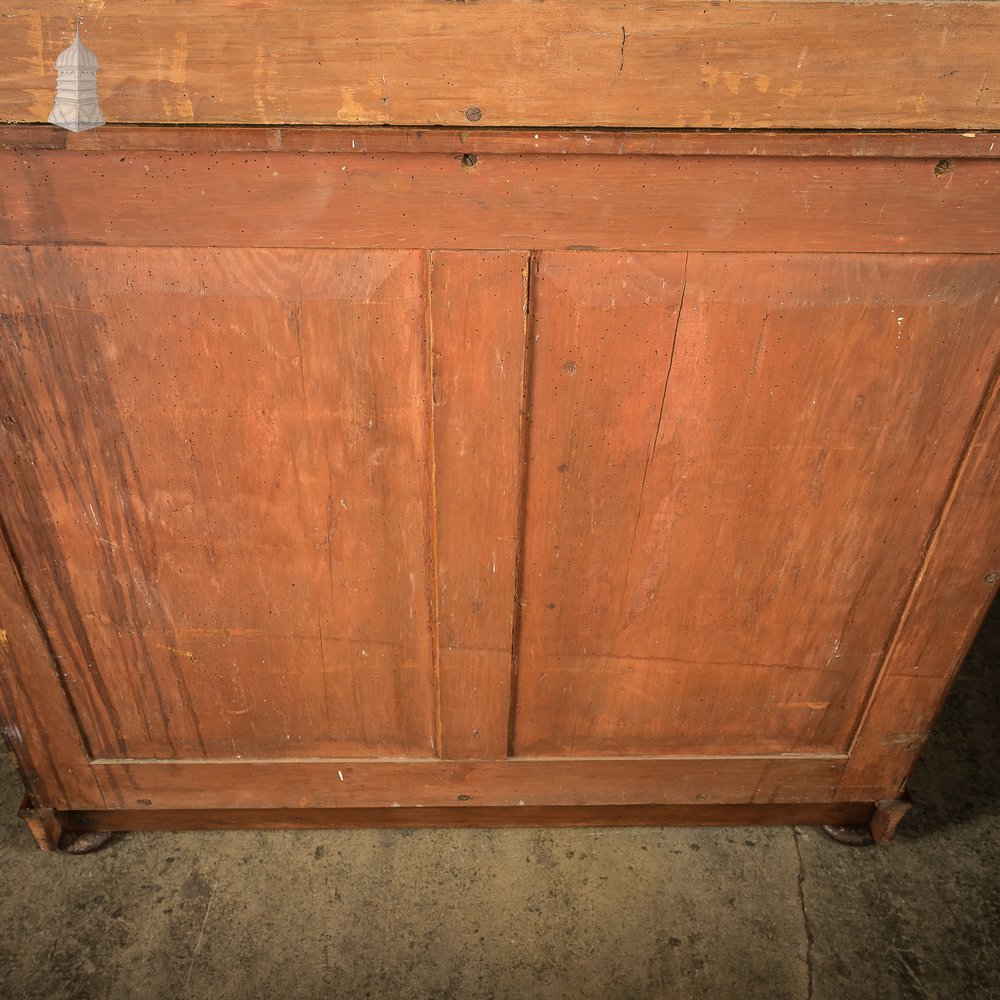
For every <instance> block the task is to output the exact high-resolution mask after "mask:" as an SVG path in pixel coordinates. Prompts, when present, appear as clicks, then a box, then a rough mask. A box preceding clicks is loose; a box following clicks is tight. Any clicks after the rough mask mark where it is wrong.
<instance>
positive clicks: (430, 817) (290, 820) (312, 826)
mask: <svg viewBox="0 0 1000 1000" xmlns="http://www.w3.org/2000/svg"><path fill="white" fill-rule="evenodd" d="M872 811H873V806H872V805H871V804H870V803H861V802H830V803H823V804H820V805H812V804H805V805H788V804H785V805H779V804H773V803H757V804H752V805H721V806H720V805H695V806H689V805H666V806H663V805H659V806H658V805H641V806H621V805H603V806H513V807H511V806H465V807H463V806H440V807H435V806H430V807H425V806H421V807H419V808H416V807H411V808H407V807H404V806H398V807H396V808H381V809H379V808H375V809H357V808H350V807H348V808H338V809H256V810H255V809H170V810H159V809H149V808H147V809H114V810H110V809H109V810H102V811H99V810H92V811H75V812H60V813H58V814H57V819H58V822H59V823H60V824H62V827H63V829H66V830H73V831H77V832H86V831H89V830H248V829H249V830H287V829H299V830H317V829H319V830H323V829H337V830H364V829H371V828H373V827H396V828H403V829H423V828H427V827H525V826H759V825H765V824H766V825H774V824H785V823H797V824H803V825H805V824H813V825H819V824H822V823H844V824H847V823H850V824H866V823H868V821H869V819H870V818H871V815H872Z"/></svg>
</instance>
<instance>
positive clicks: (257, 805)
mask: <svg viewBox="0 0 1000 1000" xmlns="http://www.w3.org/2000/svg"><path fill="white" fill-rule="evenodd" d="M845 763H846V756H844V755H827V756H809V755H802V756H798V757H709V756H702V757H675V758H668V759H664V758H661V759H652V758H645V759H641V758H628V757H621V758H618V759H614V760H612V759H604V760H601V759H592V760H569V759H567V760H506V761H447V760H432V761H431V760H428V761H414V760H411V761H392V760H376V761H368V760H347V759H345V760H316V759H312V760H289V761H273V760H260V761H233V760H214V761H140V762H132V761H125V762H115V761H97V762H96V763H95V764H94V774H95V776H96V778H97V780H98V781H99V782H100V785H101V787H102V789H103V790H104V792H105V795H106V796H107V799H108V806H107V807H108V808H122V809H133V808H135V807H136V806H139V807H145V808H152V809H227V808H251V809H301V808H306V807H312V808H325V807H337V808H340V807H345V808H346V807H350V808H379V807H383V808H384V807H386V806H389V807H392V808H396V807H410V806H412V807H417V806H421V807H429V806H456V807H459V806H461V807H473V806H542V805H550V806H557V805H560V806H569V805H574V806H575V805H588V806H598V805H646V804H661V805H668V804H675V805H683V804H687V805H699V804H702V803H705V804H712V803H717V804H721V803H744V804H746V803H771V802H783V803H795V802H798V803H813V804H817V803H822V802H830V801H832V800H833V798H834V789H835V788H836V785H837V781H838V779H839V777H840V774H841V772H842V771H843V769H844V765H845Z"/></svg>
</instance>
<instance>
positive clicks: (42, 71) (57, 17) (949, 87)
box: [0, 0, 1000, 129]
mask: <svg viewBox="0 0 1000 1000" xmlns="http://www.w3.org/2000/svg"><path fill="white" fill-rule="evenodd" d="M81 12H82V13H83V14H84V25H83V37H84V41H85V42H86V43H87V45H88V46H90V47H91V48H92V49H93V50H94V51H95V52H96V54H97V56H98V58H99V60H100V63H101V71H100V73H99V75H98V81H99V88H100V94H101V105H102V109H103V111H104V115H105V117H106V118H107V120H108V121H110V122H162V123H171V124H178V123H180V124H183V123H198V124H205V123H212V122H218V123H227V124H229V123H232V124H237V123H256V124H264V123H295V122H301V123H308V124H371V125H381V124H401V125H462V126H467V125H469V124H470V121H474V123H475V124H478V125H479V126H481V127H482V126H504V125H516V126H527V127H530V128H539V127H542V126H547V125H553V126H560V127H561V126H570V125H579V126H583V127H595V126H602V127H605V126H611V127H624V126H632V127H659V128H691V127H696V128H705V127H713V128H855V129H859V128H886V127H895V128H907V129H940V128H963V129H971V128H988V127H996V124H997V115H998V111H1000V89H998V86H997V82H996V81H997V79H998V77H1000V52H998V47H997V45H996V37H997V32H998V29H1000V7H998V6H997V4H996V3H992V2H976V3H963V2H950V3H925V2H917V3H910V2H874V3H864V4H859V3H846V2H815V0H778V2H775V3H769V4H766V5H765V4H762V3H759V2H754V0H734V2H731V3H725V4H708V5H706V4H702V3H697V2H693V0H628V2H624V3H623V2H622V0H588V2H587V3H579V2H574V0H547V2H545V3H523V2H518V0H480V2H477V3H469V4H456V3H450V2H444V0H423V2H420V3H405V4H402V3H401V4H393V5H386V4H385V3H383V2H380V0H332V2H331V0H302V2H299V3H296V4H294V5H288V4H284V3H277V2H270V0H265V2H262V3H255V4H253V5H252V6H248V5H247V4H245V3H242V2H240V0H217V2H215V3H210V4H209V3H201V4H181V5H178V4H176V3H174V2H171V0H147V2H145V3H143V4H134V3H128V2H126V0H102V2H101V3H90V4H86V5H84V6H83V7H82V8H81V6H80V5H79V4H78V3H69V2H68V0H57V2H52V3H49V4H47V5H45V8H44V10H40V9H39V7H38V5H37V4H29V3H26V2H24V0H8V2H7V3H6V4H5V9H4V12H3V13H4V32H3V35H2V36H0V39H2V40H0V95H3V97H2V101H0V120H6V121H12V122H41V121H45V120H46V119H47V117H48V114H49V111H50V109H51V105H52V89H53V85H54V71H53V64H54V61H55V58H56V55H57V54H58V52H59V51H60V50H61V49H62V48H63V47H64V46H65V45H67V44H68V43H69V41H70V38H71V31H72V23H73V19H74V18H75V17H76V15H77V14H79V13H81ZM470 108H475V109H477V110H478V115H477V114H476V113H475V112H470V111H469V109H470Z"/></svg>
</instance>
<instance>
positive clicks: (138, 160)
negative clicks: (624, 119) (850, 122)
mask: <svg viewBox="0 0 1000 1000" xmlns="http://www.w3.org/2000/svg"><path fill="white" fill-rule="evenodd" d="M998 9H1000V7H998ZM0 199H2V201H0V205H2V208H3V212H2V214H0V243H13V244H19V245H23V244H25V243H82V244H104V245H111V246H191V247H197V246H243V247H253V246H260V247H283V246H287V247H292V246H297V247H313V248H318V247H344V248H411V249H426V248H430V249H448V248H451V249H493V250H506V249H513V250H529V249H581V248H584V249H586V248H602V249H632V250H681V251H687V250H706V251H708V250H718V251H722V250H734V251H761V252H771V251H789V252H791V251H844V252H862V251H879V252H888V253H898V252H954V253H960V252H970V253H991V252H993V253H995V252H998V251H1000V160H995V159H994V160H988V159H967V160H954V161H948V163H947V164H946V165H945V166H942V164H941V162H940V161H939V160H938V159H936V158H926V159H898V160H890V159H880V158H870V157H863V158H858V159H850V158H844V157H836V158H823V157H817V158H806V159H799V158H783V157H760V158H756V157H753V156H730V155H719V156H706V157H699V156H639V155H636V156H631V157H625V156H553V155H548V154H539V155H528V154H525V155H505V154H489V155H487V154H483V155H480V156H478V157H477V161H476V163H475V165H469V164H467V163H466V162H464V160H463V156H462V155H456V154H444V153H405V154H404V153H399V154H394V153H385V154H365V155H359V154H356V153H355V154H350V153H325V154H315V153H272V154H262V153H245V154H239V153H232V152H228V153H221V152H220V153H211V154H209V153H168V152H142V153H135V154H130V153H122V152H110V151H109V152H83V151H74V150H28V151H15V150H8V151H0Z"/></svg>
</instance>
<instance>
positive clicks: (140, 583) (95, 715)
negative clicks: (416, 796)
mask: <svg viewBox="0 0 1000 1000" xmlns="http://www.w3.org/2000/svg"><path fill="white" fill-rule="evenodd" d="M0 275H2V279H0V285H2V286H3V288H4V313H5V319H6V321H7V322H6V325H5V335H4V337H3V339H2V340H0V358H2V363H0V398H2V399H3V401H4V406H5V409H6V411H7V412H9V413H10V414H11V416H12V419H11V420H8V421H5V422H4V424H3V429H2V434H3V445H4V447H3V449H2V451H0V463H2V464H0V469H2V473H3V483H4V495H3V514H4V517H5V518H6V523H7V527H8V530H9V533H10V538H11V542H12V545H13V548H14V550H15V551H16V553H17V555H18V558H19V560H20V565H21V567H22V571H23V573H24V576H25V579H26V581H27V584H28V586H29V587H30V589H31V592H32V593H33V594H34V595H35V599H36V601H37V605H38V608H39V611H40V614H41V618H42V620H43V622H44V624H45V626H46V629H47V631H48V634H49V636H50V640H51V642H52V645H53V647H54V650H55V653H56V655H57V656H58V657H59V663H60V666H61V670H62V671H63V673H64V675H65V676H66V678H67V684H68V685H69V691H70V696H71V698H72V700H73V702H74V705H75V709H76V711H77V713H78V715H79V718H80V721H81V725H82V728H83V731H84V732H85V734H86V737H87V742H88V745H89V747H90V749H91V751H92V752H93V753H94V755H96V756H99V757H106V756H135V757H160V756H168V757H172V756H180V757H192V756H193V757H201V756H207V757H215V756H219V755H223V756H233V755H236V756H238V755H246V754H248V753H252V754H255V755H264V756H308V755H317V756H329V755H331V754H346V755H349V756H369V755H375V756H378V755H382V754H386V755H390V756H430V755H431V754H432V752H433V739H432V736H433V718H434V678H433V655H432V646H431V602H430V593H431V577H430V573H431V566H430V559H431V542H430V528H429V525H430V517H431V509H430V499H429V482H430V470H429V467H428V451H429V449H428V432H429V412H430V398H429V386H428V380H427V378H426V372H427V364H428V362H427V355H426V345H427V341H426V332H425V322H426V310H427V294H426V289H427V268H426V255H425V254H418V253H374V254H373V253H367V252H366V253H363V254H358V253H352V252H338V251H335V252H330V251H319V252H317V251H309V252H298V251H264V250H244V251H239V252H233V251H227V250H216V251H207V252H202V253H197V254H192V253H191V252H190V251H188V250H177V249H168V250H142V251H127V250H119V249H104V248H97V249H76V248H65V249H63V248H52V247H43V248H35V249H24V248H21V249H15V248H4V249H3V251H2V252H0ZM35 669H36V670H39V671H40V670H41V669H42V667H41V665H40V664H36V665H35ZM44 704H46V701H45V700H42V699H38V701H37V702H36V707H37V709H38V711H40V712H41V711H43V709H42V707H41V706H42V705H44Z"/></svg>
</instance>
